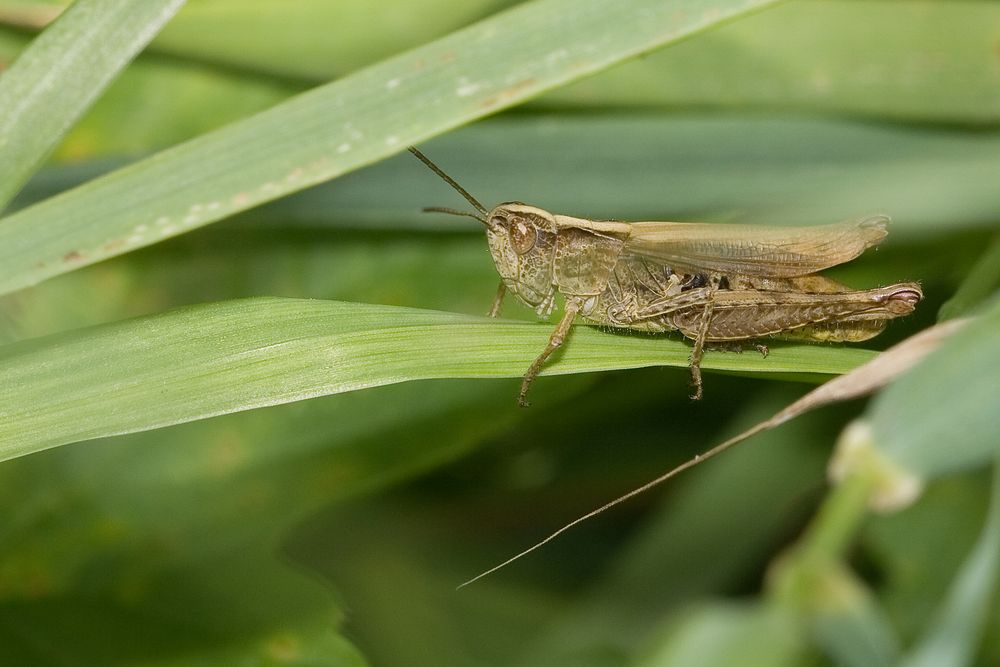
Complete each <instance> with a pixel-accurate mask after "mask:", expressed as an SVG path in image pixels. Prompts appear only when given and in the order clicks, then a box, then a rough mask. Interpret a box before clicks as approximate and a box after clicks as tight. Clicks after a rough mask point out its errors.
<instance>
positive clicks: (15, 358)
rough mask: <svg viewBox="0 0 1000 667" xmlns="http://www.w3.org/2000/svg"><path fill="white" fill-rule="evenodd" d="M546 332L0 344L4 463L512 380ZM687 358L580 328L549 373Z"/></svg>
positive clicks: (319, 308) (221, 322) (791, 365)
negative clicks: (295, 404)
mask: <svg viewBox="0 0 1000 667" xmlns="http://www.w3.org/2000/svg"><path fill="white" fill-rule="evenodd" d="M550 332H551V326H550V325H544V324H537V323H529V322H513V321H493V320H489V319H488V318H482V317H471V316H463V315H456V314H452V313H442V312H435V311H423V310H414V309H408V308H398V307H390V306H375V305H368V304H355V303H341V302H333V301H312V300H301V299H278V298H263V299H248V300H239V301H229V302H223V303H216V304H206V305H200V306H194V307H189V308H183V309H180V310H175V311H170V312H167V313H164V314H160V315H154V316H150V317H143V318H137V319H133V320H126V321H123V322H118V323H114V324H109V325H102V326H98V327H94V328H91V329H83V330H79V331H73V332H68V333H67V334H62V335H57V336H54V337H51V338H42V339H33V340H29V341H25V342H24V343H18V344H13V345H8V346H7V347H5V348H0V406H2V407H0V443H2V444H0V458H11V457H14V456H19V455H22V454H27V453H30V452H32V451H37V450H40V449H45V448H47V447H53V446H56V445H60V444H65V443H68V442H73V441H77V440H85V439H89V438H96V437H99V436H104V435H115V434H120V433H128V432H133V431H141V430H147V429H151V428H156V427H160V426H166V425H169V424H176V423H179V422H185V421H191V420H194V419H199V418H204V417H210V416H213V415H219V414H224V413H229V412H235V411H238V410H246V409H250V408H255V407H261V406H266V405H274V404H278V403H287V402H291V401H297V400H302V399H306V398H311V397H314V396H320V395H324V394H333V393H338V392H344V391H351V390H355V389H362V388H365V387H372V386H376V385H383V384H390V383H394V382H402V381H406V380H416V379H425V378H460V377H461V378H501V377H518V376H520V375H521V374H522V373H523V372H524V370H525V369H526V368H527V367H528V364H529V363H530V362H531V360H532V359H533V358H534V357H535V355H536V354H537V353H538V351H539V350H541V349H542V347H544V345H545V342H546V340H547V339H548V335H549V333H550ZM688 354H689V346H687V345H685V344H684V343H682V342H680V341H678V340H670V339H664V338H659V339H651V338H648V337H643V336H630V335H621V334H613V333H606V332H602V331H599V330H597V329H595V328H592V327H585V326H580V327H577V328H576V329H575V330H574V332H573V336H572V337H571V341H570V343H569V344H568V345H567V347H566V348H565V352H564V353H563V354H562V355H561V356H560V357H559V358H558V359H556V360H555V362H554V363H552V364H551V365H550V366H549V367H548V368H547V372H548V373H550V374H560V373H574V372H585V371H598V370H607V369H615V368H637V367H642V366H656V365H672V366H681V367H683V366H686V365H687V358H688ZM871 355H872V353H871V352H869V351H867V350H861V349H856V348H822V347H816V346H808V345H788V346H783V345H782V346H775V348H774V350H773V351H772V354H771V355H770V356H769V357H768V358H767V359H762V358H761V357H760V355H755V354H743V355H736V354H725V353H717V354H712V353H709V354H708V355H707V357H706V359H705V362H704V364H703V366H704V367H705V368H706V369H724V370H728V371H735V372H760V371H764V372H774V373H781V372H785V373H796V374H818V375H826V374H836V373H842V372H844V371H846V370H848V369H850V368H852V367H854V366H856V365H858V364H859V363H862V362H864V361H866V360H868V359H870V358H871ZM708 391H711V387H709V389H708ZM513 400H514V395H513V393H512V394H511V401H513Z"/></svg>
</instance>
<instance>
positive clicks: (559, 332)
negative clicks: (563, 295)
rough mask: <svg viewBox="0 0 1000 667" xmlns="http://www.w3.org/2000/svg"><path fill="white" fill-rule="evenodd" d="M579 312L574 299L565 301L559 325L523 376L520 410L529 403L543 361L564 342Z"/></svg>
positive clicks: (519, 401)
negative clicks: (533, 384) (564, 309)
mask: <svg viewBox="0 0 1000 667" xmlns="http://www.w3.org/2000/svg"><path fill="white" fill-rule="evenodd" d="M579 311H580V303H579V302H578V301H577V300H576V299H567V300H566V312H565V313H564V314H563V317H562V319H561V320H559V324H557V325H556V329H555V331H553V332H552V335H551V336H549V342H548V344H547V345H546V346H545V349H544V350H542V353H541V354H539V355H538V356H537V357H536V358H535V360H534V361H533V362H532V363H531V366H529V367H528V371H527V372H526V373H525V374H524V378H523V379H522V380H521V392H520V393H519V394H518V395H517V404H518V405H520V406H521V407H522V408H526V407H528V406H529V405H531V404H530V403H528V389H529V388H530V387H531V383H532V381H534V379H535V377H536V376H537V375H538V373H539V371H541V370H542V366H543V365H544V364H545V361H546V360H547V359H548V358H549V357H550V356H551V355H552V353H553V352H555V351H556V350H558V349H559V347H560V346H561V345H562V344H563V342H564V341H565V340H566V336H567V335H568V334H569V330H570V328H571V327H572V326H573V320H574V319H575V318H576V314H577V313H578V312H579Z"/></svg>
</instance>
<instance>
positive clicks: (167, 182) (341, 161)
mask: <svg viewBox="0 0 1000 667" xmlns="http://www.w3.org/2000/svg"><path fill="white" fill-rule="evenodd" d="M773 2H774V0H677V2H673V3H669V4H665V3H663V2H662V1H661V0H627V1H623V2H616V3H607V2H603V1H600V0H587V1H581V0H538V1H536V2H531V3H527V4H524V5H521V6H518V7H516V8H514V9H512V10H510V11H508V12H504V13H502V14H499V15H497V16H494V17H492V18H490V19H487V20H485V21H482V22H480V23H478V24H475V25H473V26H471V27H469V28H466V29H464V30H461V31H459V32H456V33H453V34H452V35H449V36H448V37H445V38H443V39H441V40H438V41H436V42H433V43H431V44H429V45H426V46H424V47H421V48H419V49H416V50H414V51H411V52H408V53H406V54H403V55H401V56H398V57H396V58H393V59H390V60H388V61H385V62H383V63H380V64H378V65H375V66H372V67H370V68H368V69H365V70H363V71H361V72H358V73H357V74H354V75H352V76H349V77H347V78H345V79H342V80H340V81H337V82H334V83H332V84H328V85H326V86H323V87H320V88H317V89H314V90H312V91H309V92H307V93H304V94H301V95H299V96H297V97H294V98H292V99H291V100H289V101H287V102H285V103H282V104H280V105H278V106H276V107H273V108H271V109H269V110H268V111H266V112H263V113H260V114H258V115H256V116H253V117H251V118H249V119H247V120H245V121H242V122H239V123H235V124H233V125H229V126H227V127H225V128H223V129H221V130H219V131H216V132H213V133H210V134H208V135H204V136H202V137H199V138H198V139H195V140H192V141H190V142H188V143H186V144H182V145H180V146H177V147H175V148H173V149H170V150H167V151H164V152H162V153H160V154H158V155H155V156H153V157H152V158H149V159H147V160H143V161H142V162H139V163H137V164H135V165H132V166H130V167H126V168H125V169H122V170H119V171H117V172H115V173H113V174H110V175H108V176H106V177H104V178H101V179H99V180H97V181H95V182H93V183H89V184H87V185H85V186H82V187H80V188H78V189H76V190H74V191H71V192H69V193H66V194H64V195H62V196H59V197H56V198H54V199H52V200H49V201H46V202H43V203H41V204H38V205H36V206H34V207H32V208H30V209H27V210H25V211H22V212H19V213H16V214H14V215H12V216H9V217H8V218H7V219H5V220H3V221H0V292H9V291H12V290H15V289H18V288H21V287H25V286H28V285H31V284H34V283H37V282H39V281H41V280H44V279H46V278H48V277H51V276H55V275H59V274H61V273H65V272H67V271H70V270H72V269H74V268H77V267H79V266H82V265H85V264H91V263H93V262H97V261H100V260H102V259H105V258H107V257H110V256H113V255H118V254H121V253H123V252H127V251H128V250H131V249H134V248H137V247H141V246H145V245H149V244H151V243H155V242H157V241H159V240H161V239H163V238H166V237H169V236H174V235H177V234H180V233H183V232H185V231H188V230H190V229H193V228H196V227H200V226H203V225H206V224H209V223H211V222H214V221H216V220H219V219H221V218H224V217H226V216H228V215H231V214H232V213H234V212H236V211H240V210H244V209H247V208H250V207H252V206H255V205H257V204H260V203H263V202H265V201H269V200H272V199H276V198H278V197H280V196H282V195H285V194H288V193H289V192H294V191H296V190H301V189H303V188H305V187H308V186H310V185H313V184H315V183H318V182H321V181H325V180H328V179H330V178H333V177H335V176H338V175H340V174H342V173H345V172H347V171H350V170H352V169H356V168H358V167H361V166H363V165H366V164H370V163H372V162H375V161H377V160H379V159H381V158H384V157H386V156H388V155H391V154H393V153H395V152H398V151H400V150H401V149H402V148H403V147H404V146H405V145H406V144H409V143H416V142H419V141H421V140H423V139H426V138H428V137H430V136H433V135H435V134H438V133H441V132H444V131H445V130H448V129H450V128H453V127H456V126H458V125H460V124H462V123H465V122H468V121H470V120H473V119H475V118H479V117H482V116H485V115H487V114H490V113H493V112H495V111H498V110H500V109H503V108H505V107H508V106H511V105H513V104H516V103H518V102H520V101H522V100H524V99H527V98H529V97H532V96H534V95H537V94H539V93H541V92H543V91H545V90H549V89H552V88H554V87H556V86H559V85H561V84H564V83H567V82H569V81H572V80H575V79H579V78H580V77H582V76H585V75H587V74H590V73H593V72H596V71H599V70H602V69H605V68H607V67H609V66H611V65H613V64H615V63H617V62H620V61H622V60H625V59H627V58H630V57H633V56H636V55H639V54H642V53H644V52H647V51H649V50H651V49H654V48H657V47H659V46H662V45H664V44H667V43H670V42H672V41H676V40H679V39H681V38H683V37H686V36H688V35H690V34H693V33H695V32H697V31H699V30H704V29H706V28H708V27H710V26H713V25H715V24H717V23H719V22H721V21H723V20H725V19H728V18H732V17H734V16H737V15H739V14H742V13H746V12H748V11H751V10H754V9H759V8H762V7H764V6H767V5H769V4H773ZM497 54H503V57H502V58H501V57H497Z"/></svg>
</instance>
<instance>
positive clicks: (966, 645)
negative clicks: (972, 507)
mask: <svg viewBox="0 0 1000 667" xmlns="http://www.w3.org/2000/svg"><path fill="white" fill-rule="evenodd" d="M998 463H1000V462H998ZM998 572H1000V465H998V464H994V469H993V484H992V493H991V498H990V507H989V511H988V512H987V515H986V523H985V525H984V526H983V529H982V531H981V532H980V534H979V539H978V540H976V544H975V546H974V547H973V548H972V551H971V552H970V553H969V555H968V556H967V557H966V559H965V562H964V563H963V564H962V568H961V569H960V570H959V571H958V573H957V575H956V577H955V580H954V582H953V583H952V585H951V588H950V589H949V591H948V595H947V597H946V598H945V600H944V601H943V602H942V604H941V607H940V608H939V609H938V612H937V617H936V618H935V620H934V623H933V625H932V626H931V627H930V628H929V631H928V632H927V634H926V636H925V637H923V638H922V639H921V640H920V642H919V643H918V644H917V646H915V647H914V648H913V650H912V652H911V653H910V654H909V655H908V656H906V659H905V660H903V661H902V662H901V663H900V664H901V665H902V667H933V666H934V665H971V664H974V658H975V655H976V649H977V647H978V646H979V644H980V642H981V639H982V634H983V630H984V628H985V625H986V620H987V617H988V615H989V611H990V607H991V602H992V600H993V599H994V597H995V594H996V585H997V578H998Z"/></svg>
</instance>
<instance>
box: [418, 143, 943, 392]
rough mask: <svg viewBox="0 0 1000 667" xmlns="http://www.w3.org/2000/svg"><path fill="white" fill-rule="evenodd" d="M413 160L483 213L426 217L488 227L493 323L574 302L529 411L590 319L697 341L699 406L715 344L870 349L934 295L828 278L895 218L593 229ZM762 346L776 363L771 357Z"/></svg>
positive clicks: (609, 224) (604, 223)
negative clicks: (510, 314)
mask: <svg viewBox="0 0 1000 667" xmlns="http://www.w3.org/2000/svg"><path fill="white" fill-rule="evenodd" d="M410 152H411V153H413V154H414V155H415V156H416V157H417V158H418V159H419V160H420V161H421V162H423V163H424V164H425V165H427V166H428V167H429V168H430V169H431V170H432V171H433V172H434V173H436V174H437V175H438V176H440V177H441V178H442V179H444V181H445V182H446V183H448V185H450V186H451V187H452V188H454V189H455V190H456V191H457V192H458V193H459V194H460V195H462V196H463V197H464V198H465V199H466V200H467V201H468V202H469V203H470V204H472V206H473V207H474V208H475V212H474V213H470V212H466V211H458V210H455V209H451V208H444V207H437V206H434V207H428V208H425V209H424V210H425V211H430V212H438V213H447V214H449V215H460V216H465V217H469V218H474V219H476V220H478V221H479V222H481V223H482V224H483V225H484V226H485V227H486V238H487V241H488V243H489V247H490V253H491V254H492V256H493V263H494V264H495V265H496V269H497V272H498V273H499V274H500V286H499V287H498V289H497V293H496V296H495V298H494V299H493V306H492V308H491V309H490V312H489V315H490V317H498V316H499V315H500V310H501V307H502V304H503V298H504V295H505V293H506V292H507V291H508V290H509V291H511V292H513V293H514V295H515V296H516V297H517V298H518V299H520V300H521V301H522V302H524V303H525V304H526V305H527V306H529V307H530V308H533V309H534V310H535V312H536V313H537V314H538V316H539V317H540V318H542V319H548V318H549V317H550V316H551V314H552V311H553V309H554V307H555V302H556V294H557V293H558V294H561V295H562V296H563V299H564V301H565V309H564V311H563V316H562V318H561V319H560V320H559V323H558V324H557V325H556V328H555V330H554V331H553V332H552V335H551V336H550V337H549V342H548V344H547V345H546V346H545V349H544V350H542V352H541V353H540V354H539V355H538V356H537V357H536V358H535V360H534V362H532V364H531V366H529V367H528V370H527V371H526V372H525V374H524V377H523V379H522V381H521V390H520V393H519V394H518V404H519V405H521V406H522V407H527V405H528V401H527V396H528V389H529V388H530V387H531V383H532V381H533V380H534V379H535V377H536V376H537V375H538V373H539V371H541V369H542V367H543V366H544V364H545V362H546V360H547V359H548V358H549V357H550V356H551V355H552V353H553V352H555V351H556V350H557V349H559V347H560V346H561V345H562V344H563V343H564V342H565V340H566V338H567V336H568V335H569V331H570V328H571V327H572V325H573V322H574V320H575V319H576V318H577V317H578V316H579V317H582V318H584V319H586V320H589V321H590V322H594V323H597V324H602V325H606V326H609V327H613V328H620V329H632V330H637V331H643V332H650V333H660V332H669V331H679V332H680V333H681V334H682V335H683V336H684V337H686V338H689V339H691V340H692V341H693V347H692V350H691V357H690V372H691V384H692V386H693V394H692V396H691V398H692V399H699V398H701V395H702V380H701V359H702V356H703V354H704V351H705V347H706V345H707V344H710V343H711V344H716V343H719V344H733V343H736V344H739V343H740V342H741V341H753V340H755V339H760V338H763V337H773V338H781V339H794V340H807V341H826V342H857V341H863V340H867V339H869V338H871V337H873V336H876V335H878V334H879V333H880V332H881V331H882V330H883V329H884V328H885V325H886V322H887V321H888V320H890V319H893V318H896V317H900V316H902V315H907V314H909V313H911V312H913V309H914V308H915V307H916V305H917V303H918V302H919V301H920V300H921V299H922V298H923V292H922V291H921V289H920V286H919V285H918V284H916V283H912V282H907V283H898V284H896V285H890V286H888V287H876V288H873V289H867V290H854V289H851V288H849V287H847V286H846V285H843V284H841V283H839V282H837V281H835V280H832V279H830V278H827V277H825V276H821V275H819V273H818V272H819V271H822V270H823V269H828V268H830V267H832V266H836V265H838V264H843V263H844V262H847V261H850V260H852V259H854V258H855V257H857V256H858V255H860V254H861V253H862V252H864V251H865V250H866V249H867V248H870V247H872V246H874V245H877V244H878V243H879V242H880V241H881V240H882V239H884V238H885V237H886V235H887V234H888V229H887V226H888V224H889V218H888V217H887V216H884V215H876V216H869V217H864V218H859V219H857V220H850V221H845V222H840V223H834V224H829V225H822V226H816V227H762V226H745V225H723V224H707V223H690V222H631V223H629V222H620V221H613V220H589V219H586V218H575V217H572V216H568V215H558V214H553V213H549V212H548V211H546V210H544V209H541V208H539V207H537V206H531V205H529V204H524V203H521V202H504V203H502V204H498V205H497V206H495V207H494V208H493V209H491V210H487V209H486V208H485V207H484V206H483V205H482V204H480V203H479V201H478V200H476V198H475V197H473V196H472V195H470V194H469V193H468V192H467V191H466V190H465V189H464V188H462V186H460V185H459V184H458V183H457V182H456V181H455V180H454V179H452V178H451V177H450V176H448V175H447V174H446V173H445V172H444V171H442V170H441V168H439V167H438V166H437V165H436V164H434V163H433V162H431V161H430V159H428V158H427V157H426V156H425V155H424V154H423V153H421V152H420V151H419V150H417V149H416V148H413V147H411V148H410ZM757 347H758V349H759V350H760V351H761V352H762V353H763V354H764V355H765V356H766V354H767V348H766V347H764V346H763V345H757Z"/></svg>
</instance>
